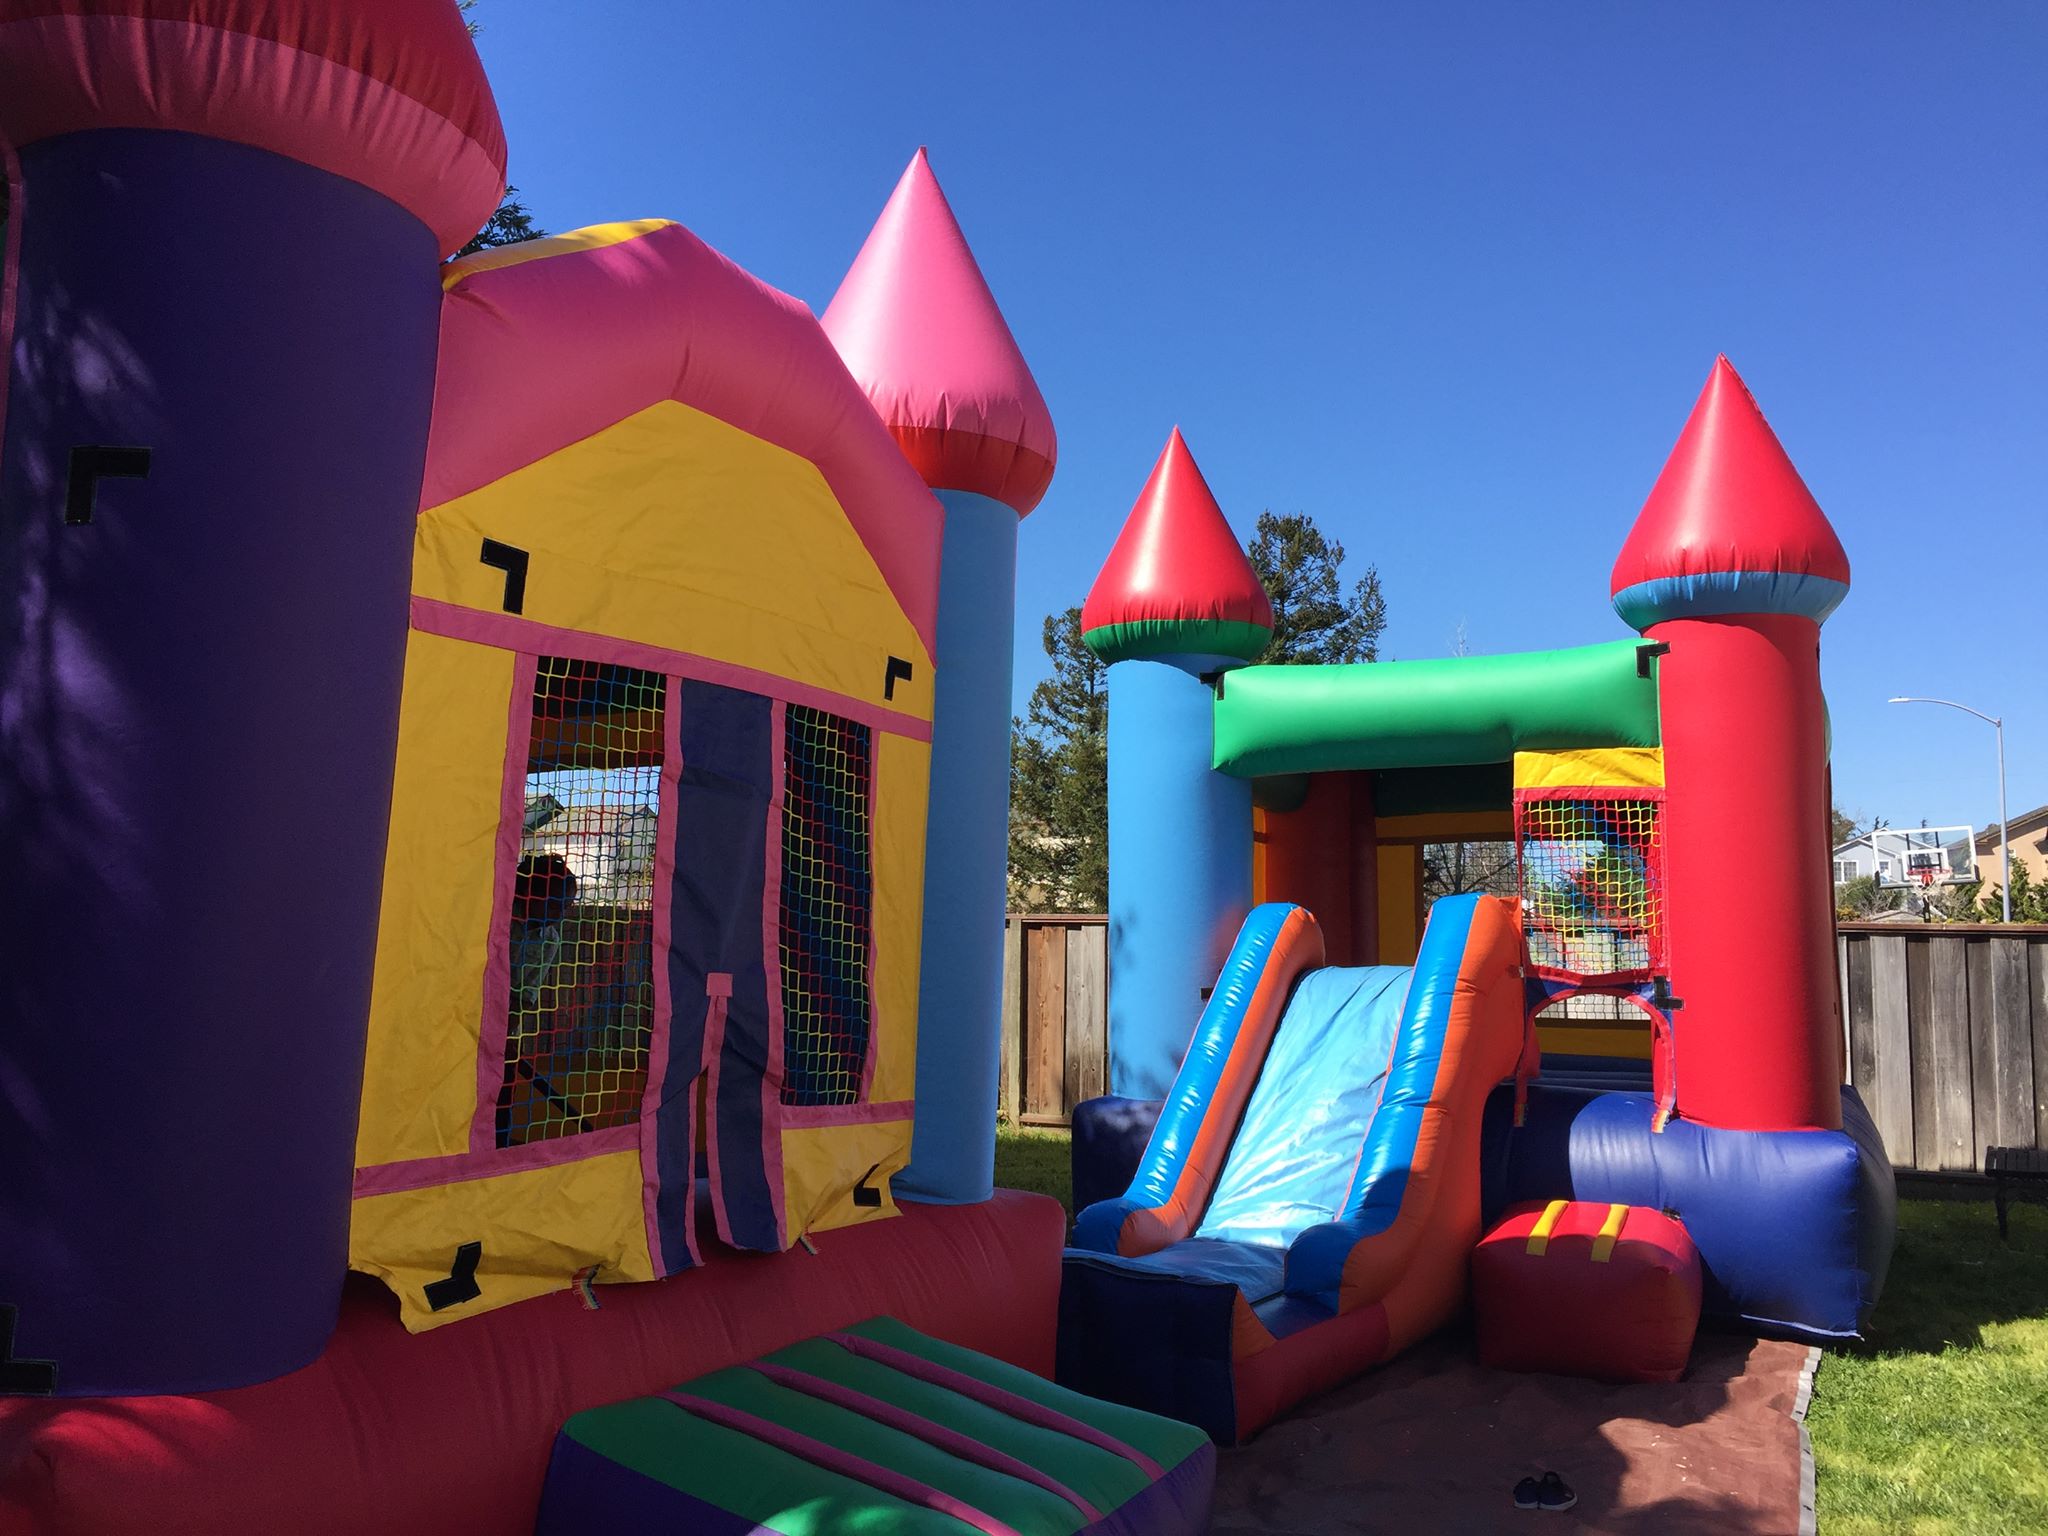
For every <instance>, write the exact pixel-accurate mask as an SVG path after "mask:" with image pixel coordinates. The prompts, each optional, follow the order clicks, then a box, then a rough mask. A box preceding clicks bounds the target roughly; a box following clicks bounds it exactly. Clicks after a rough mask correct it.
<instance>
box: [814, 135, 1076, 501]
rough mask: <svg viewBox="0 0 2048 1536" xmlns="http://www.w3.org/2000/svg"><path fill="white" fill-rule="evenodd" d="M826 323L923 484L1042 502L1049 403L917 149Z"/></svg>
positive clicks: (1049, 441)
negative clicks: (922, 477)
mask: <svg viewBox="0 0 2048 1536" xmlns="http://www.w3.org/2000/svg"><path fill="white" fill-rule="evenodd" d="M822 323H823V325H824V327H825V334H826V335H828V336H830V337H831V338H832V344H833V345H834V346H835V347H837V348H838V349H839V355H840V356H841V357H842V358H844V359H845V360H846V366H847V367H848V368H849V369H850V370H851V371H852V373H853V376H854V378H855V379H857V380H859V382H860V385H861V387H862V388H863V389H865V390H866V391H867V393H868V398H869V399H870V400H871V401H873V402H874V406H875V410H876V412H877V413H878V414H879V415H880V416H881V418H882V421H883V424H884V425H886V426H887V427H888V428H889V430H890V432H892V433H893V434H894V435H895V437H896V441H897V443H898V444H899V445H901V447H902V449H903V452H904V454H905V456H906V457H908V458H909V460H910V462H911V463H912V464H913V465H914V466H916V468H917V471H918V473H919V474H921V475H923V476H924V480H925V484H927V485H929V486H930V487H931V488H932V489H933V490H953V491H973V492H977V493H979V494H980V495H983V496H991V497H994V498H995V499H996V500H998V501H1001V502H1003V503H1005V504H1006V505H1008V506H1009V507H1011V508H1013V509H1014V510H1015V511H1016V513H1017V515H1018V516H1020V517H1021V516H1023V515H1024V514H1025V513H1027V512H1029V511H1030V510H1031V509H1032V508H1033V507H1035V506H1037V505H1038V502H1039V498H1040V497H1042V496H1044V495H1045V488H1046V487H1047V486H1048V485H1049V484H1051V483H1052V471H1053V464H1054V461H1055V459H1056V457H1057V454H1058V447H1057V443H1056V441H1055V439H1054V436H1053V429H1052V414H1051V413H1050V412H1049V411H1047V410H1046V408H1045V398H1044V396H1042V395H1040V394H1039V392H1038V384H1037V381H1036V380H1034V379H1033V378H1032V377H1031V370H1030V368H1028V367H1027V366H1025V363H1024V355H1023V354H1022V353H1021V352H1019V351H1018V350H1017V342H1016V339H1015V338H1014V337H1012V336H1011V335H1010V327H1009V326H1008V325H1007V324H1006V323H1005V322H1004V320H1003V314H1002V311H1001V310H1000V309H998V308H997V307H996V301H995V298H994V296H993V295H992V294H990V292H989V290H988V283H987V281H986V280H985V279H983V277H982V275H981V268H980V267H979V266H978V265H977V264H976V263H975V260H974V253H973V252H972V251H970V250H969V249H968V248H967V239H966V237H965V236H964V235H962V234H961V233H960V225H959V223H958V222H957V221H956V220H955V219H954V217H953V210H952V208H951V206H950V205H948V203H947V202H946V194H945V193H944V192H942V191H940V190H939V183H938V178H936V177H935V176H933V175H932V168H931V163H930V162H929V161H928V160H927V159H926V158H925V152H924V151H923V150H922V149H919V150H918V152H917V156H916V158H915V159H913V160H912V161H911V162H910V167H909V169H907V170H906V171H904V173H903V178H902V180H900V181H898V182H897V183H896V190H895V191H894V192H893V193H891V194H890V196H889V202H888V204H887V206H886V207H884V208H883V209H882V216H881V217H880V218H879V219H877V220H876V221H875V227H874V229H873V230H872V231H870V232H869V234H868V238H867V243H866V244H865V245H863V246H862V247H861V248H860V254H859V255H858V256H856V257H855V258H854V261H853V266H852V268H851V269H849V270H848V272H847V274H846V280H845V281H844V282H842V283H841V284H840V285H839V292H838V293H836V294H834V295H833V296H832V302H831V303H830V304H829V305H827V306H826V309H825V317H824V320H823V322H822Z"/></svg>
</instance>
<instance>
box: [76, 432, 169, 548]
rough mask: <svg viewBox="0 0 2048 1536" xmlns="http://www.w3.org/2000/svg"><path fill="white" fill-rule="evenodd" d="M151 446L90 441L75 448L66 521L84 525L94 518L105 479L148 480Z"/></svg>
mask: <svg viewBox="0 0 2048 1536" xmlns="http://www.w3.org/2000/svg"><path fill="white" fill-rule="evenodd" d="M148 478H149V450H148V449H147V448H110V447H107V446H106V445H104V444H100V443H89V444H87V445H85V446H83V447H79V448H74V449H72V450H71V474H70V483H69V484H68V485H67V486H66V487H65V489H64V521H65V522H66V523H67V524H69V525H70V526H71V527H73V528H82V527H84V526H85V525H86V524H87V523H90V522H91V521H92V514H93V509H94V507H95V506H96V505H97V504H98V502H99V495H100V482H101V481H102V480H147V479H148Z"/></svg>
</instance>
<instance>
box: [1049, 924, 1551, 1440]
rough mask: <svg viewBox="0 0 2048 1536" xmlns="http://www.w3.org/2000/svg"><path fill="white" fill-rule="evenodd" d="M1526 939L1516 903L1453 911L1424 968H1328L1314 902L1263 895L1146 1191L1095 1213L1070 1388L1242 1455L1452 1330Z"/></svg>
mask: <svg viewBox="0 0 2048 1536" xmlns="http://www.w3.org/2000/svg"><path fill="white" fill-rule="evenodd" d="M1520 949H1521V941H1520V936H1519V933H1518V931H1517V928H1516V924H1515V916H1514V910H1513V908H1512V907H1511V906H1510V905H1509V904H1508V903H1506V902H1504V901H1501V900H1499V899H1498V898H1495V897H1488V896H1458V897H1450V898H1446V899H1444V900H1442V901H1439V902H1437V903H1436V905H1435V907H1434V908H1433V909H1432V911H1431V914H1430V919H1429V926H1428V929H1427V931H1426V933H1425V934H1424V936H1423V941H1422V946H1421V950H1420V953H1419V954H1418V955H1417V957H1416V963H1415V964H1414V965H1413V966H1412V967H1410V966H1389V965H1375V966H1357V967H1349V966H1345V967H1338V966H1325V965H1324V964H1323V937H1322V932H1321V930H1320V929H1319V928H1318V927H1317V926H1316V921H1315V918H1314V917H1313V916H1311V915H1310V914H1309V912H1308V911H1307V910H1306V909H1305V908H1302V907H1298V906H1291V905H1287V904H1284V903H1269V904H1267V905H1264V906H1260V907H1258V908H1255V909H1254V910H1253V912H1252V913H1251V915H1250V916H1249V917H1248V918H1247V919H1246V920H1245V924H1244V927H1243V929H1242V931H1241V932H1240V933H1239V935H1238V938H1237V943H1236V945H1235V946H1234V947H1233V948H1232V950H1231V953H1230V956H1229V958H1228V960H1227V961H1226V962H1225V964H1224V967H1223V971H1222V974H1221V975H1220V976H1219V977H1218V979H1217V983H1216V986H1215V989H1214V990H1213V992H1212V993H1211V994H1210V997H1209V1001H1208V1003H1207V1006H1206V1007H1205V1008H1204V1009H1203V1012H1202V1016H1201V1020H1200V1022H1199V1024H1198V1025H1197V1027H1196V1030H1195V1037H1194V1040H1193V1042H1192V1044H1191V1045H1190V1046H1189V1048H1188V1052H1187V1055H1186V1058H1185V1059H1184V1060H1183V1062H1182V1064H1181V1067H1180V1072H1179V1074H1178V1076H1177V1077H1176V1078H1175V1080H1174V1084H1173V1089H1172V1092H1171V1093H1170V1094H1169V1095H1168V1097H1167V1101H1166V1105H1165V1108H1164V1111H1163V1112H1162V1113H1161V1115H1160V1117H1159V1121H1158V1123H1157V1125H1156V1126H1155V1127H1154V1130H1153V1133H1152V1137H1151V1140H1150V1142H1149V1143H1148V1145H1147V1147H1146V1149H1145V1154H1144V1157H1143V1159H1142V1160H1141V1162H1140V1164H1139V1167H1138V1172H1137V1174H1136V1176H1135V1177H1134V1178H1133V1179H1132V1181H1131V1185H1130V1188H1129V1190H1128V1191H1127V1192H1126V1193H1125V1194H1124V1195H1122V1196H1121V1197H1120V1198H1117V1199H1113V1200H1104V1201H1100V1202H1098V1203H1096V1204H1094V1205H1091V1206H1089V1207H1088V1208H1087V1209H1085V1210H1084V1211H1082V1212H1081V1214H1080V1217H1079V1219H1078V1220H1077V1221H1076V1223H1075V1227H1074V1236H1073V1247H1071V1248H1070V1249H1069V1250H1068V1253H1067V1259H1066V1278H1065V1283H1064V1285H1063V1287H1062V1290H1061V1297H1060V1352H1059V1374H1060V1380H1061V1381H1062V1382H1063V1383H1065V1384H1066V1385H1068V1386H1071V1387H1074V1388H1076V1389H1077V1390H1080V1391H1083V1392H1087V1393H1091V1394H1093V1395H1096V1396H1101V1397H1111V1398H1116V1399H1118V1400H1120V1401H1123V1402H1126V1403H1129V1404H1131V1405H1132V1406H1134V1407H1141V1408H1148V1409H1151V1410H1153V1411H1154V1412H1159V1413H1166V1414H1170V1415H1172V1416H1173V1417H1175V1418H1180V1419H1185V1420H1187V1421H1189V1422H1190V1423H1195V1424H1199V1425H1201V1426H1202V1427H1203V1428H1204V1429H1206V1430H1208V1432H1209V1433H1210V1434H1211V1435H1212V1436H1213V1437H1215V1438H1216V1439H1217V1440H1218V1441H1221V1442H1223V1443H1225V1444H1230V1443H1235V1442H1236V1441H1239V1440H1242V1439H1244V1438H1246V1437H1248V1436H1249V1435H1251V1434H1253V1433H1255V1432H1256V1431H1257V1430H1258V1429H1259V1428H1260V1427H1261V1426H1263V1425H1264V1424H1266V1423H1267V1422H1269V1421H1270V1420H1271V1419H1272V1418H1273V1417H1274V1416H1275V1415H1277V1414H1279V1413H1280V1412H1282V1411H1283V1410H1284V1409H1286V1408H1288V1407H1291V1406H1292V1405H1293V1404H1295V1403H1297V1402H1299V1401H1301V1400H1302V1399H1303V1398H1305V1397H1307V1396H1309V1395H1311V1394H1312V1393H1315V1392H1318V1391H1321V1390H1323V1389H1325V1388H1327V1387H1329V1386H1332V1385H1334V1384H1335V1383H1337V1382H1339V1381H1342V1380H1344V1379H1345V1378H1346V1377H1349V1376H1352V1375H1355V1374H1356V1373H1357V1372H1359V1371H1362V1370H1364V1369H1366V1368H1367V1367H1369V1366H1372V1365H1375V1364H1377V1363H1379V1362H1380V1361H1382V1360H1385V1359H1387V1358H1388V1357H1389V1356H1391V1355H1393V1354H1394V1353H1396V1352H1397V1351H1399V1350H1400V1349H1402V1348H1404V1347H1405V1346H1406V1345H1408V1344H1409V1343H1411V1342H1413V1341H1414V1340H1415V1339H1417V1338H1420V1337H1421V1336H1422V1335H1424V1334H1426V1333H1428V1332H1429V1331H1430V1330H1431V1329H1433V1328H1435V1327H1436V1326H1437V1325H1438V1324H1439V1323H1441V1322H1443V1321H1444V1319H1445V1318H1446V1317H1448V1316H1449V1315H1450V1313H1451V1312H1452V1311H1454V1310H1455V1309H1456V1307H1457V1306H1458V1305H1459V1303H1460V1301H1461V1300H1462V1298H1463V1296H1464V1286H1465V1266H1466V1259H1467V1256H1468V1255H1469V1254H1470V1252H1471V1249H1472V1245H1473V1243H1474V1241H1476V1239H1477V1238H1478V1236H1479V1224H1480V1222H1479V1128H1480V1120H1481V1115H1482V1113H1483V1110H1484V1107H1485V1104H1486V1098H1487V1095H1488V1093H1489V1092H1490V1091H1491V1090H1492V1088H1493V1087H1494V1085H1495V1084H1497V1083H1498V1082H1500V1081H1501V1079H1502V1078H1504V1077H1506V1076H1508V1075H1509V1074H1510V1073H1512V1072H1513V1071H1514V1070H1515V1067H1516V1063H1517V1061H1518V1060H1519V1058H1520V1054H1521V1050H1522V1042H1523V1030H1524V1025H1523V1012H1522V1001H1521V999H1522V982H1521V977H1520V972H1519V966H1520Z"/></svg>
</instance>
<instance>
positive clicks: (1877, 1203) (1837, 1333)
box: [1484, 1084, 1898, 1338]
mask: <svg viewBox="0 0 2048 1536" xmlns="http://www.w3.org/2000/svg"><path fill="white" fill-rule="evenodd" d="M1654 1111H1655V1101H1654V1100H1653V1099H1652V1098H1651V1096H1650V1095H1649V1094H1647V1093H1596V1092H1590V1091H1587V1090H1583V1089H1575V1088H1559V1087H1552V1086H1549V1085H1547V1084H1538V1085H1537V1086H1535V1087H1533V1088H1531V1089H1530V1090H1529V1105H1528V1116H1527V1120H1526V1123H1525V1124H1524V1125H1522V1126H1521V1127H1520V1128H1519V1129H1517V1128H1516V1127H1515V1126H1514V1099H1513V1092H1512V1090H1511V1089H1507V1088H1503V1089H1502V1090H1500V1091H1499V1092H1496V1093H1495V1094H1494V1096H1493V1098H1492V1100H1491V1101H1490V1102H1489V1103H1488V1105H1487V1111H1486V1129H1485V1142H1484V1146H1485V1163H1484V1168H1485V1192H1484V1198H1485V1206H1486V1215H1487V1220H1489V1221H1491V1220H1492V1219H1493V1218H1494V1217H1495V1216H1496V1215H1497V1214H1498V1213H1499V1212H1500V1211H1501V1210H1502V1209H1503V1208H1504V1207H1506V1206H1508V1205H1511V1204H1514V1203H1515V1202H1517V1201H1524V1200H1554V1199H1558V1198H1566V1199H1572V1200H1591V1201H1605V1202H1620V1203H1623V1204H1628V1205H1644V1206H1650V1207H1652V1208H1654V1209H1657V1210H1662V1211H1666V1212H1668V1213H1669V1214H1671V1215H1673V1216H1676V1217H1677V1218H1678V1219H1679V1220H1681V1221H1683V1222H1684V1223H1685V1228H1686V1231H1687V1232H1689V1233H1690V1234H1691V1235H1692V1239H1693V1242H1694V1243H1695V1244H1697V1245H1698V1247H1699V1253H1700V1263H1701V1266H1702V1268H1703V1269H1704V1271H1705V1280H1706V1295H1705V1310H1706V1313H1707V1315H1708V1316H1711V1317H1721V1318H1725V1319H1730V1320H1736V1321H1740V1322H1743V1323H1746V1324H1748V1325H1750V1326H1752V1327H1757V1328H1762V1329H1767V1330H1770V1331H1772V1332H1779V1333H1791V1334H1797V1335H1800V1336H1803V1337H1811V1338H1844V1337H1849V1336H1853V1335H1855V1334H1857V1333H1859V1332H1860V1331H1861V1329H1862V1326H1863V1324H1864V1322H1865V1321H1866V1320H1867V1319H1868V1317H1869V1315H1870V1309H1871V1307H1872V1306H1873V1305H1875V1303H1876V1301H1877V1298H1878V1293H1879V1291H1880V1289H1881V1288H1882V1287H1883V1284H1884V1274H1885V1270H1886V1269H1887V1268H1888V1267H1889V1266H1890V1263H1891V1251H1892V1243H1893V1241H1894V1238H1895V1236H1896V1233H1897V1226H1898V1217H1897V1206H1898V1191H1897V1187H1896V1185H1895V1183H1894V1181H1893V1178H1892V1168H1891V1162H1890V1160H1889V1159H1888V1158H1887V1157H1886V1156H1885V1152H1884V1145H1883V1143H1882V1142H1881V1141H1880V1140H1879V1138H1878V1135H1877V1129H1876V1127H1875V1126H1874V1125H1873V1124H1872V1123H1871V1119H1870V1115H1869V1112H1868V1111H1867V1110H1865V1109H1864V1107H1863V1103H1862V1101H1861V1100H1860V1099H1858V1098H1857V1097H1856V1094H1855V1091H1854V1090H1853V1089H1849V1088H1844V1089H1843V1090H1842V1129H1841V1130H1839V1131H1727V1130H1717V1129H1715V1128H1714V1127H1712V1126H1703V1125H1695V1124H1693V1123H1691V1122H1690V1121H1686V1120H1674V1121H1672V1122H1671V1124H1670V1125H1668V1126H1667V1127H1666V1128H1665V1129H1664V1131H1663V1132H1662V1133H1661V1134H1656V1135H1653V1134H1651V1131H1650V1123H1651V1117H1652V1115H1653V1113H1654Z"/></svg>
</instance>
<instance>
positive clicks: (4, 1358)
mask: <svg viewBox="0 0 2048 1536" xmlns="http://www.w3.org/2000/svg"><path fill="white" fill-rule="evenodd" d="M20 1315H21V1309H20V1308H19V1307H17V1306H15V1305H13V1304H12V1303H11V1302H0V1394H5V1395H13V1396H19V1397H53V1396H55V1395H56V1392H57V1362H56V1361H54V1360H17V1359H15V1357H14V1323H15V1319H16V1318H18V1317H19V1316H20Z"/></svg>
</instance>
